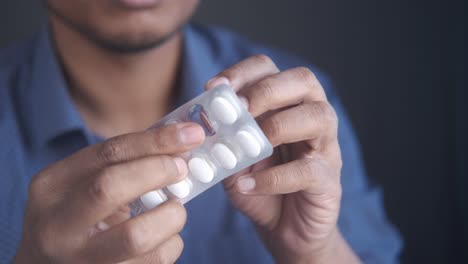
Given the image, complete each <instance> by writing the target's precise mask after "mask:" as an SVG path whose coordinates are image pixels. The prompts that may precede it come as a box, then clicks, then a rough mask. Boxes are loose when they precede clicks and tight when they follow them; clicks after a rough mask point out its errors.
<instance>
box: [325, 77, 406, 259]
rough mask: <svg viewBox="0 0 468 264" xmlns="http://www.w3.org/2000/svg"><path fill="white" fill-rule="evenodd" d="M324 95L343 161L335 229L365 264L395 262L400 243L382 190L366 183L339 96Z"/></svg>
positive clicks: (355, 143)
mask: <svg viewBox="0 0 468 264" xmlns="http://www.w3.org/2000/svg"><path fill="white" fill-rule="evenodd" d="M322 84H323V85H324V86H325V85H327V84H328V82H327V81H326V80H325V81H323V82H322ZM327 94H328V98H329V101H330V103H331V104H332V105H333V107H334V109H335V111H336V113H337V115H338V118H339V130H338V140H339V143H340V147H341V152H342V153H341V154H342V159H343V169H342V175H341V182H342V188H343V196H342V203H341V211H340V217H339V220H338V226H339V228H340V230H341V232H342V234H343V236H344V238H345V239H346V241H347V242H348V243H349V244H350V246H351V248H352V249H353V250H354V251H355V253H356V254H357V255H358V256H359V257H360V258H361V260H362V261H363V262H364V263H379V264H386V263H398V262H399V261H398V259H399V254H400V251H401V245H402V241H401V238H400V236H399V234H398V232H397V230H396V229H395V228H394V227H393V226H392V224H391V223H390V222H389V220H388V219H387V216H386V214H385V210H384V206H383V199H382V190H381V189H380V188H378V187H376V186H372V185H370V184H369V182H368V179H367V176H366V172H365V169H364V165H363V161H362V156H361V152H360V149H359V144H358V140H357V137H356V135H355V134H354V131H353V128H352V125H351V123H350V121H349V119H348V116H347V115H346V113H345V111H344V109H343V105H342V104H341V102H340V100H339V98H338V96H337V95H336V94H335V93H334V91H332V90H331V89H327Z"/></svg>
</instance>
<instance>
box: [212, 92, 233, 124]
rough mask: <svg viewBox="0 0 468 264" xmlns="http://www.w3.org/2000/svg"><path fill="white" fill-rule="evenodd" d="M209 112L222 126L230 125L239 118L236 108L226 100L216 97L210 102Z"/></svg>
mask: <svg viewBox="0 0 468 264" xmlns="http://www.w3.org/2000/svg"><path fill="white" fill-rule="evenodd" d="M210 107H211V111H212V112H213V114H214V116H215V118H216V119H217V120H219V121H221V122H222V123H223V124H227V125H231V124H233V123H234V122H236V120H237V118H239V114H238V113H237V110H236V108H235V107H234V106H233V105H232V104H231V103H230V102H229V101H228V100H226V99H224V98H222V97H216V98H215V99H213V101H211V104H210Z"/></svg>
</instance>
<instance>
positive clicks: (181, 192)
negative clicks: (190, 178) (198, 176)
mask: <svg viewBox="0 0 468 264" xmlns="http://www.w3.org/2000/svg"><path fill="white" fill-rule="evenodd" d="M167 189H169V191H170V192H171V193H172V194H173V195H175V196H176V197H177V198H180V199H182V198H185V197H187V196H188V195H189V194H190V184H189V183H188V182H187V180H182V181H180V182H178V183H174V184H171V185H169V186H167Z"/></svg>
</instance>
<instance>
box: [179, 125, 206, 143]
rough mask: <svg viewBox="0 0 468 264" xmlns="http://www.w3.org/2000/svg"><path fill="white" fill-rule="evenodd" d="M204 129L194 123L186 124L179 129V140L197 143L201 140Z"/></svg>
mask: <svg viewBox="0 0 468 264" xmlns="http://www.w3.org/2000/svg"><path fill="white" fill-rule="evenodd" d="M204 133H205V132H204V131H203V129H202V128H201V127H199V126H196V125H186V126H184V127H182V128H181V129H180V130H179V140H180V141H181V142H182V143H183V144H187V145H192V144H197V143H199V142H200V141H202V140H203V137H204Z"/></svg>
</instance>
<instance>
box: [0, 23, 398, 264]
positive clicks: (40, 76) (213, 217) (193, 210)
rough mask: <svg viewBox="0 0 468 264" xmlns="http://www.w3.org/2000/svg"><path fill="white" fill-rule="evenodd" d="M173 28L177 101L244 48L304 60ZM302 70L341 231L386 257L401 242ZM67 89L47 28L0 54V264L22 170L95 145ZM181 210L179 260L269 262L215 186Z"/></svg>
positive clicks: (27, 173) (13, 229) (10, 249)
mask: <svg viewBox="0 0 468 264" xmlns="http://www.w3.org/2000/svg"><path fill="white" fill-rule="evenodd" d="M183 34H184V46H183V60H182V70H181V75H180V78H181V80H180V81H181V87H182V89H181V93H180V96H179V98H178V100H177V104H182V103H183V102H185V101H188V100H189V99H191V98H192V97H194V96H196V95H198V94H200V93H202V92H203V87H204V84H205V82H206V81H207V80H208V79H210V78H211V77H213V76H214V75H215V74H216V73H218V72H220V71H221V70H223V69H225V68H227V67H228V66H230V65H232V64H234V63H236V62H238V61H240V60H242V59H244V58H246V57H249V56H251V55H254V54H259V53H263V54H267V55H269V56H270V57H271V58H272V59H273V60H274V61H275V62H276V63H277V65H278V67H279V68H280V69H287V68H290V67H295V66H303V65H308V64H307V63H305V62H304V61H302V60H299V59H297V58H294V57H292V56H289V55H286V54H285V53H282V52H280V51H276V50H273V49H269V48H266V47H262V46H259V45H257V44H254V43H251V42H249V41H248V40H246V39H244V38H242V37H240V36H238V35H235V34H233V33H230V32H227V31H224V30H222V29H217V28H207V27H201V26H196V25H187V26H186V27H185V28H184V29H183ZM310 68H311V69H312V71H314V72H315V73H316V74H317V76H318V78H319V80H320V81H321V83H322V84H323V86H324V88H325V90H326V92H327V94H328V98H329V100H330V102H331V103H332V105H333V106H334V107H335V110H336V112H337V113H338V116H339V119H340V127H339V135H338V137H339V142H340V144H341V150H342V157H343V161H344V165H343V172H342V185H343V201H342V206H341V212H340V217H339V227H340V229H341V232H342V233H343V235H344V237H345V238H346V240H347V241H348V243H349V244H350V245H351V247H352V248H353V249H354V250H355V252H356V253H357V254H358V255H359V256H360V257H361V258H362V259H363V260H364V261H365V262H367V263H380V264H382V263H395V262H397V261H398V255H399V252H400V249H401V242H400V239H399V236H398V234H397V232H396V231H395V229H394V228H393V227H392V226H391V224H390V223H389V222H388V220H387V218H386V215H385V212H384V209H383V205H382V195H381V192H380V191H379V189H377V188H375V187H372V186H370V185H369V184H368V182H367V179H366V175H365V171H364V168H363V163H362V159H361V154H360V151H359V146H358V143H357V140H356V137H355V135H354V133H353V129H352V127H351V124H350V122H349V120H348V117H347V116H346V114H345V111H344V110H343V107H342V105H341V103H340V101H339V99H338V97H337V95H336V93H335V92H334V90H332V87H331V83H330V81H329V80H328V79H327V77H326V76H324V75H323V73H321V72H320V71H319V70H317V69H315V68H314V67H312V66H310ZM155 89H156V87H155ZM67 91H68V90H67V84H66V82H65V80H64V76H63V74H62V70H61V68H60V65H59V63H58V61H57V56H56V54H55V51H54V46H53V44H52V43H51V39H50V33H49V31H48V29H47V28H45V29H44V30H42V31H41V32H39V33H38V34H37V35H36V36H35V37H34V38H32V39H29V40H27V41H24V42H21V43H18V44H16V45H13V46H11V47H9V48H6V49H4V50H2V51H0V168H1V169H0V179H1V184H0V262H1V263H6V262H9V261H10V260H11V259H12V258H13V256H14V255H15V252H16V248H17V246H18V242H19V240H20V238H21V229H22V228H21V226H22V222H23V213H24V210H25V205H26V202H27V191H28V185H29V182H30V180H31V177H32V176H34V175H35V174H36V173H37V172H38V171H39V170H41V169H42V168H44V167H45V166H47V165H48V164H51V163H53V162H55V161H57V160H60V159H63V158H64V157H66V156H68V155H70V154H72V153H73V152H75V151H77V150H78V149H81V148H83V147H85V146H87V145H90V144H94V143H96V142H97V138H96V137H95V136H94V135H93V134H92V133H91V132H90V131H89V129H88V128H87V127H86V125H85V124H84V122H83V120H82V118H81V117H80V113H79V112H78V111H77V108H76V107H75V105H74V104H73V102H72V100H71V99H70V96H69V94H68V92H67ZM155 121H156V120H155ZM186 207H187V211H188V220H187V224H186V226H185V228H184V230H183V231H182V233H181V235H182V237H183V238H184V241H185V249H184V252H183V254H182V256H181V258H180V260H179V263H200V264H215V263H216V264H218V263H245V264H248V263H256V264H266V263H273V260H272V258H271V255H270V253H269V252H268V251H267V250H266V249H265V248H264V246H263V244H262V242H261V241H260V240H259V238H258V237H257V235H256V232H255V230H254V227H253V226H252V224H251V223H250V221H249V220H248V219H246V217H244V216H243V215H242V214H241V213H239V212H238V211H236V210H235V209H234V208H233V206H232V205H231V203H230V202H229V199H228V198H227V196H226V194H225V193H224V190H223V188H222V186H221V185H220V184H218V185H216V186H214V187H213V188H211V189H210V190H208V191H207V192H205V193H204V194H202V195H201V196H199V197H197V198H196V199H194V200H192V201H191V202H189V203H188V204H187V205H186Z"/></svg>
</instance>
